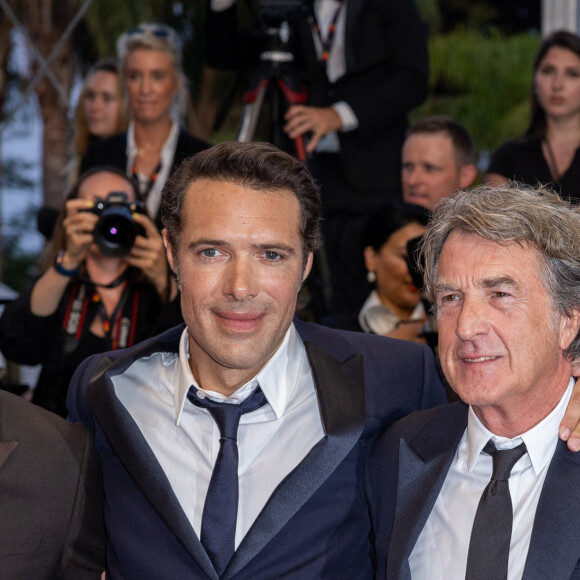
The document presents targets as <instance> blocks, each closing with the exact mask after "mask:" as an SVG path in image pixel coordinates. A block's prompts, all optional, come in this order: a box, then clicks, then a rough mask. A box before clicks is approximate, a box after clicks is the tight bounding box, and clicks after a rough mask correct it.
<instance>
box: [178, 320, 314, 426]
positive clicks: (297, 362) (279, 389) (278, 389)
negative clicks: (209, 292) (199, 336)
mask: <svg viewBox="0 0 580 580" xmlns="http://www.w3.org/2000/svg"><path fill="white" fill-rule="evenodd" d="M178 359H179V360H178V362H177V365H176V371H175V373H176V376H175V381H174V385H175V389H174V392H173V397H174V405H175V423H176V425H179V421H180V418H181V414H182V412H183V407H184V405H185V404H186V401H187V393H188V391H189V388H190V387H191V386H192V385H193V386H195V388H196V389H199V390H201V391H203V392H204V393H206V395H207V396H208V397H210V398H212V399H214V400H219V401H223V402H229V403H236V404H239V403H241V402H242V401H244V400H245V399H246V397H248V396H249V395H250V394H251V393H252V392H253V390H254V389H255V388H256V386H257V385H258V384H259V385H260V387H261V389H262V391H263V393H264V395H265V396H266V399H267V401H268V404H269V405H270V407H271V408H272V410H273V411H274V414H275V415H276V418H277V419H279V418H280V417H281V416H282V414H283V413H284V410H285V408H286V405H287V403H288V401H289V400H290V397H291V396H292V393H293V392H294V389H295V388H296V385H297V382H298V377H299V374H300V373H301V372H305V371H306V372H309V370H308V369H307V368H306V364H307V357H306V350H305V348H304V343H303V342H302V339H301V338H300V336H299V334H298V332H297V331H296V328H295V327H294V324H291V325H290V328H288V330H287V332H286V335H285V336H284V339H283V341H282V343H281V344H280V346H279V347H278V349H277V350H276V352H275V353H274V354H273V355H272V357H270V360H269V361H268V362H267V363H266V364H265V365H264V366H263V367H262V369H261V370H260V371H259V372H258V374H257V375H256V376H255V377H254V378H252V379H251V380H250V381H248V382H247V383H246V384H245V385H243V386H242V387H240V388H239V389H238V390H237V391H236V392H235V393H233V394H232V395H231V396H230V397H225V396H224V395H222V394H220V393H216V392H215V391H209V390H205V389H202V388H201V387H200V386H199V385H198V384H197V382H196V380H195V378H194V377H193V373H192V372H191V368H190V366H189V335H188V333H187V328H185V329H184V331H183V334H182V335H181V339H180V341H179V355H178ZM187 404H191V403H189V401H187Z"/></svg>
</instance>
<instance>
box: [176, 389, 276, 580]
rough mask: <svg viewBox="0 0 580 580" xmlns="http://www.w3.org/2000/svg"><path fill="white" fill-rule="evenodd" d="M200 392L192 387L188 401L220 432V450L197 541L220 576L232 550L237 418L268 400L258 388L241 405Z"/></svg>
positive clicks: (235, 489) (236, 514)
mask: <svg viewBox="0 0 580 580" xmlns="http://www.w3.org/2000/svg"><path fill="white" fill-rule="evenodd" d="M199 392H200V391H197V389H196V388H195V387H191V388H190V389H189V392H188V393H187V398H188V399H189V400H190V401H191V402H192V403H193V404H194V405H196V406H198V407H203V408H204V409H207V410H208V411H209V412H210V414H211V416H212V417H213V419H214V421H215V422H216V424H217V426H218V429H219V431H220V449H219V452H218V456H217V459H216V462H215V465H214V468H213V472H212V474H211V480H210V482H209V488H208V490H207V495H206V498H205V504H204V506H203V515H202V519H201V535H200V540H201V543H202V544H203V547H204V548H205V550H206V552H207V553H208V556H209V557H210V558H211V561H212V562H213V564H214V567H215V569H216V572H217V573H218V574H219V575H220V576H221V574H222V573H223V571H224V570H225V569H226V566H227V565H228V563H229V561H230V560H231V558H232V556H233V554H234V551H235V536H236V520H237V516H238V425H239V423H240V417H241V416H242V415H243V414H244V413H251V412H252V411H255V410H256V409H259V408H260V407H263V406H264V405H265V404H266V402H267V401H266V397H265V396H264V393H263V392H262V389H260V387H257V388H256V390H255V391H254V392H253V393H252V394H251V395H250V396H249V397H248V398H247V399H246V400H245V401H244V402H243V403H242V404H241V405H235V404H231V403H217V402H215V401H212V400H210V399H208V398H207V397H204V398H200V397H199V396H198V393H199Z"/></svg>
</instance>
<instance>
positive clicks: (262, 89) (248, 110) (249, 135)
mask: <svg viewBox="0 0 580 580" xmlns="http://www.w3.org/2000/svg"><path fill="white" fill-rule="evenodd" d="M267 88H268V81H267V80H263V81H262V82H261V83H260V84H259V85H258V87H257V88H256V90H255V91H252V93H251V94H248V95H246V97H245V98H246V104H245V105H244V110H243V111H242V118H241V120H240V128H239V129H238V137H237V140H238V141H241V142H244V143H247V142H249V141H251V140H252V139H253V138H254V135H255V134H256V127H257V125H258V120H259V118H260V113H261V112H262V106H263V104H264V97H265V95H266V90H267Z"/></svg>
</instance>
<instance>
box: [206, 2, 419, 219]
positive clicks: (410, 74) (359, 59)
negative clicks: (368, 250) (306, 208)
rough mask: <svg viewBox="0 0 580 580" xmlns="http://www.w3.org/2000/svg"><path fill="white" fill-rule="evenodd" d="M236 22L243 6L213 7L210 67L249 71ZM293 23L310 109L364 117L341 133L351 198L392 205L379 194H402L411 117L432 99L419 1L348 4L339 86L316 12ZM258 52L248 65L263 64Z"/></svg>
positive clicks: (342, 160)
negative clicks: (339, 105)
mask: <svg viewBox="0 0 580 580" xmlns="http://www.w3.org/2000/svg"><path fill="white" fill-rule="evenodd" d="M236 16H237V7H236V6H235V5H234V6H233V7H232V8H230V9H228V10H225V11H222V12H212V11H211V10H209V8H208V27H207V30H208V33H207V35H206V38H207V42H208V47H207V60H208V64H210V65H211V66H214V67H216V68H234V67H237V66H241V64H242V63H240V58H239V57H240V55H244V54H245V55H247V54H248V50H244V45H247V44H248V37H247V36H240V34H238V29H237V21H236ZM292 24H293V30H294V32H295V42H294V43H293V44H291V49H292V50H293V52H294V53H295V57H296V66H295V70H296V71H297V72H298V74H300V75H301V77H302V78H303V80H304V81H305V82H306V84H307V86H308V90H309V104H311V105H313V106H320V107H326V106H330V105H332V104H333V103H336V102H338V101H346V102H347V103H348V104H349V105H350V107H351V108H352V110H353V111H354V113H355V115H356V116H357V119H358V122H359V126H358V128H357V129H356V130H355V131H351V132H348V133H343V132H339V138H340V146H341V152H340V164H341V165H342V167H343V168H344V172H345V175H346V179H347V180H348V184H347V185H348V187H347V188H346V189H347V190H348V191H349V192H350V196H352V195H354V194H356V195H358V196H359V197H360V196H364V195H365V194H366V195H367V196H368V197H369V199H368V204H367V205H369V207H368V208H367V209H370V208H371V207H370V206H372V207H375V206H377V205H378V204H380V203H382V202H384V201H385V199H386V197H377V195H376V192H377V191H380V192H384V193H385V195H386V194H387V193H388V194H400V173H401V165H400V160H401V146H402V143H403V139H404V134H405V131H406V128H407V113H408V112H409V111H410V110H411V109H413V108H415V107H417V106H418V105H420V104H421V103H422V102H423V101H424V100H425V98H426V96H427V84H428V53H427V27H426V26H425V24H424V23H423V22H422V21H421V19H420V16H419V13H418V11H417V8H416V6H415V2H414V0H348V2H347V14H346V31H345V53H346V54H345V56H346V73H345V75H344V76H343V77H341V78H340V79H338V80H337V81H336V82H335V83H329V81H328V79H327V76H326V70H325V67H324V65H323V64H322V63H321V62H320V61H319V60H318V59H317V57H316V51H315V46H314V40H313V35H312V21H311V19H310V18H309V17H308V11H305V12H304V15H303V16H302V17H298V18H296V19H295V20H293V21H292ZM256 50H257V49H256ZM254 52H255V51H250V57H248V58H249V59H253V60H250V63H251V62H253V61H255V63H256V64H257V63H258V62H259V61H258V58H257V56H256V55H255V54H253V53H254ZM246 64H248V63H246ZM331 193H332V195H340V192H329V195H330V194H331ZM340 201H341V203H343V205H344V204H346V206H348V207H350V206H353V205H355V204H354V202H353V200H352V199H348V198H347V199H344V200H340ZM356 205H357V207H364V205H365V203H364V201H362V200H360V199H359V200H358V201H357V203H356ZM348 207H345V208H346V209H348Z"/></svg>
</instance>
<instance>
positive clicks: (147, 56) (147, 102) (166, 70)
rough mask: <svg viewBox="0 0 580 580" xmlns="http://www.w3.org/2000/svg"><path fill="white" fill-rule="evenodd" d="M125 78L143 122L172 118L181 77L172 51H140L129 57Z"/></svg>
mask: <svg viewBox="0 0 580 580" xmlns="http://www.w3.org/2000/svg"><path fill="white" fill-rule="evenodd" d="M125 76H126V85H127V94H128V96H129V105H130V108H131V112H132V114H133V118H134V119H135V121H137V122H139V123H155V122H158V121H160V120H164V119H167V118H169V116H170V113H171V105H172V103H173V98H174V96H175V93H176V91H177V84H178V83H177V74H176V71H175V67H174V65H173V60H172V57H171V55H170V54H169V53H168V52H162V51H158V50H149V49H144V48H143V49H137V50H134V51H132V52H130V53H129V54H128V55H127V60H126V65H125Z"/></svg>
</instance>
